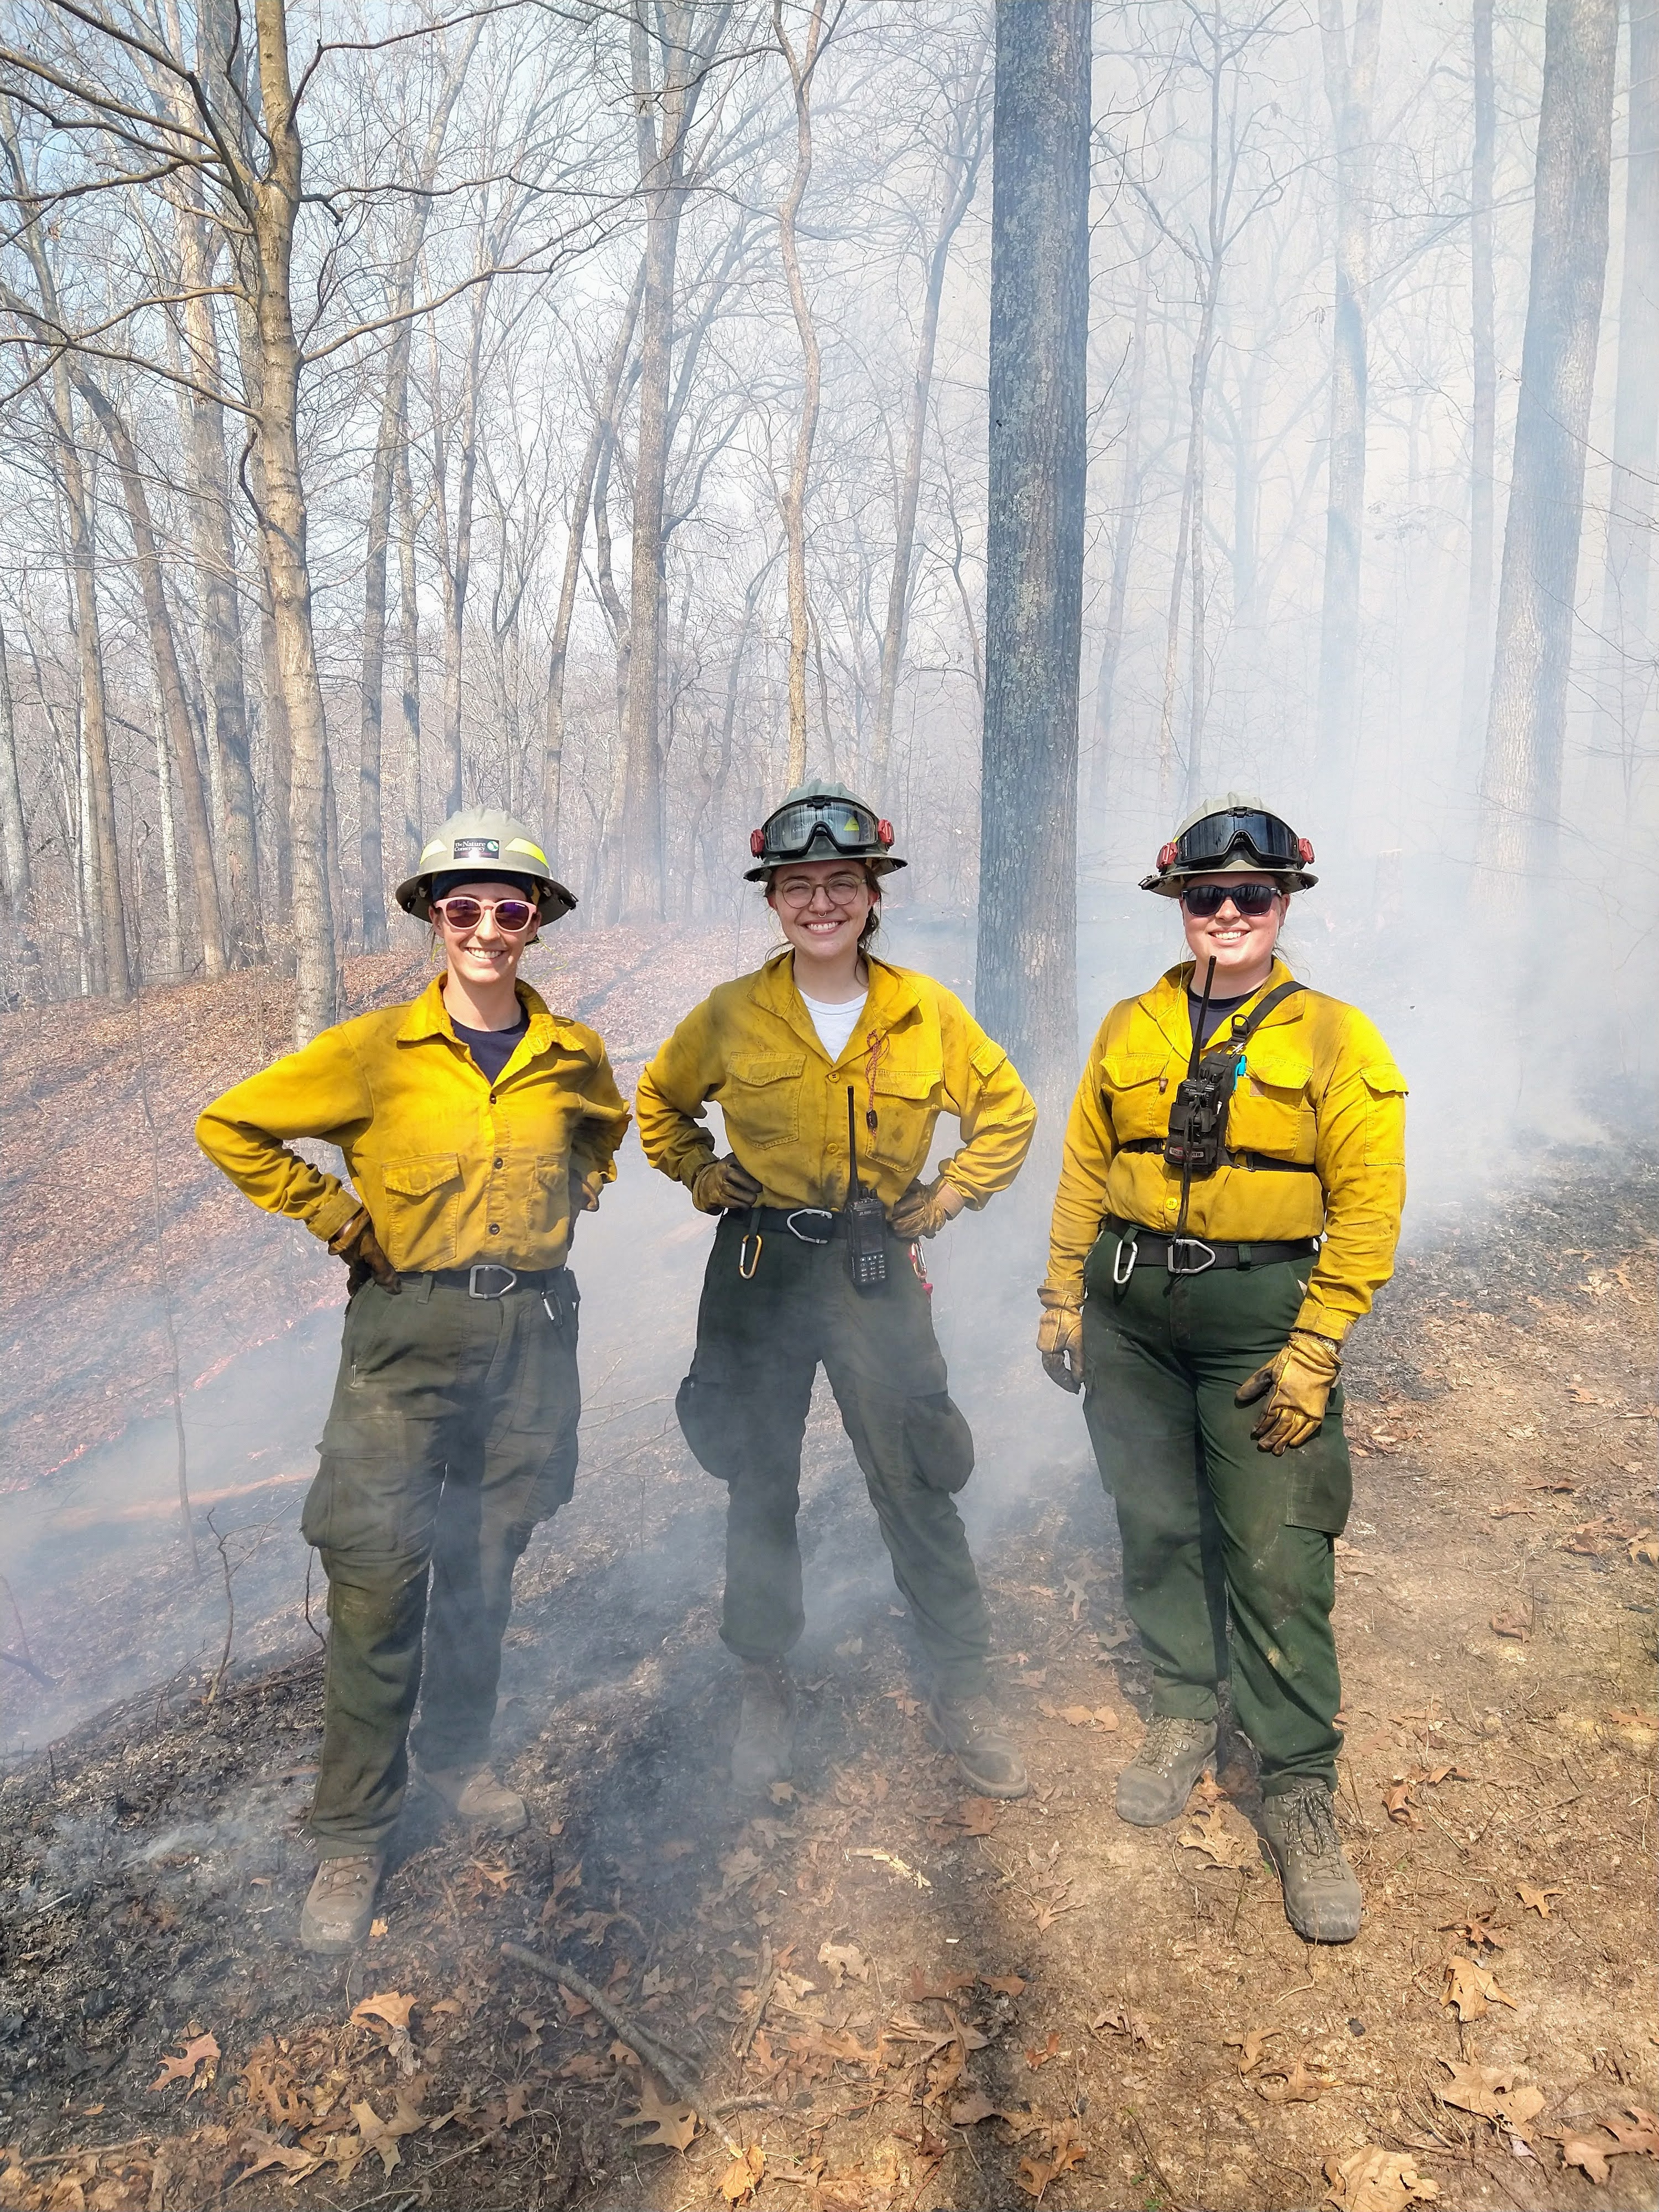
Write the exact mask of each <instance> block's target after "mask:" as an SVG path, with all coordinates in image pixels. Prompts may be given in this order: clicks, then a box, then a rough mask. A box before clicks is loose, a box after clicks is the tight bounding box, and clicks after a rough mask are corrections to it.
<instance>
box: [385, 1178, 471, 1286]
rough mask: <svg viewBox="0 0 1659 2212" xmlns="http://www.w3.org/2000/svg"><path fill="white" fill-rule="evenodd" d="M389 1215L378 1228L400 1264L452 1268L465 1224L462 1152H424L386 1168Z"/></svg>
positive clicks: (394, 1261) (389, 1253)
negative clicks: (457, 1243)
mask: <svg viewBox="0 0 1659 2212" xmlns="http://www.w3.org/2000/svg"><path fill="white" fill-rule="evenodd" d="M380 1184H381V1188H383V1189H384V1191H385V1193H386V1218H385V1220H384V1221H383V1222H381V1221H379V1220H377V1221H376V1223H375V1227H376V1229H377V1231H380V1236H381V1241H382V1242H383V1243H385V1244H386V1254H387V1257H388V1258H389V1259H390V1260H391V1261H392V1266H393V1267H410V1268H414V1267H420V1268H422V1269H428V1268H432V1267H449V1266H452V1265H453V1262H454V1258H455V1249H456V1241H457V1237H458V1236H459V1228H460V1212H461V1162H460V1156H459V1153H457V1152H420V1153H417V1154H416V1155H415V1156H414V1157H413V1158H409V1159H402V1160H387V1161H386V1164H385V1165H384V1166H383V1167H382V1168H381V1170H380Z"/></svg>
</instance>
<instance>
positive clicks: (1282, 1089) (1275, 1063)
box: [1227, 1042, 1318, 1163]
mask: <svg viewBox="0 0 1659 2212" xmlns="http://www.w3.org/2000/svg"><path fill="white" fill-rule="evenodd" d="M1312 1074H1313V1064H1312V1062H1311V1061H1310V1060H1306V1059H1304V1058H1303V1057H1302V1056H1301V1055H1300V1054H1296V1053H1291V1052H1286V1051H1285V1050H1284V1048H1282V1047H1275V1046H1273V1044H1271V1043H1269V1044H1266V1045H1259V1044H1257V1043H1256V1042H1251V1043H1250V1044H1249V1045H1247V1046H1246V1048H1245V1051H1244V1066H1243V1073H1242V1074H1241V1075H1240V1076H1239V1078H1238V1080H1237V1084H1236V1085H1235V1086H1234V1089H1233V1099H1232V1106H1231V1109H1230V1111H1229V1113H1228V1115H1227V1146H1228V1149H1229V1151H1231V1152H1266V1153H1267V1154H1268V1155H1269V1157H1270V1158H1273V1159H1279V1160H1301V1161H1303V1162H1304V1163H1305V1162H1308V1161H1310V1160H1311V1159H1312V1158H1313V1156H1314V1146H1315V1140H1316V1137H1317V1134H1318V1125H1317V1122H1316V1119H1315V1115H1314V1110H1313V1108H1312V1107H1311V1106H1310V1104H1309V1103H1308V1084H1309V1081H1310V1078H1311V1076H1312Z"/></svg>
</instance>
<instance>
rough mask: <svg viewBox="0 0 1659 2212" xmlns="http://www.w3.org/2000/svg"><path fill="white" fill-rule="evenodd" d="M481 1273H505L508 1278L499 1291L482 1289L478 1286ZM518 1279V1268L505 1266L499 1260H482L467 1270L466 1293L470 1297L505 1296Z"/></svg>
mask: <svg viewBox="0 0 1659 2212" xmlns="http://www.w3.org/2000/svg"><path fill="white" fill-rule="evenodd" d="M480 1275H505V1276H506V1277H507V1280H506V1281H505V1282H504V1283H503V1284H502V1285H501V1288H500V1290H499V1291H481V1290H480V1289H479V1288H478V1278H479V1276H480ZM518 1279H519V1277H518V1273H517V1270H516V1269H514V1268H512V1267H503V1266H502V1265H501V1261H499V1260H480V1261H478V1263H477V1266H476V1267H469V1268H468V1269H467V1271H466V1294H467V1296H468V1297H470V1298H504V1297H506V1296H507V1292H508V1291H510V1290H511V1289H512V1288H513V1285H514V1284H515V1283H516V1282H517V1281H518Z"/></svg>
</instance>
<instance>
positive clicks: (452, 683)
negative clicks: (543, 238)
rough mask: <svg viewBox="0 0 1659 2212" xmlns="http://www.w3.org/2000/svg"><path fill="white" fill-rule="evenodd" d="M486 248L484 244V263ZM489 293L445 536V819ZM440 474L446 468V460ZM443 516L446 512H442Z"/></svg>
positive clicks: (451, 799)
mask: <svg viewBox="0 0 1659 2212" xmlns="http://www.w3.org/2000/svg"><path fill="white" fill-rule="evenodd" d="M483 251H484V249H483V241H482V240H480V242H479V254H480V258H483ZM488 303H489V286H488V285H487V284H480V285H479V286H478V288H477V292H476V294H475V295H474V300H473V308H472V339H471V345H470V346H469V348H468V349H467V356H466V378H465V385H464V386H463V389H462V393H461V418H460V429H459V447H460V456H459V458H460V480H459V484H458V486H457V490H456V501H455V540H454V546H453V551H452V550H451V547H450V544H449V540H448V535H447V531H446V532H445V537H444V544H443V548H442V550H443V558H444V564H445V568H446V570H447V590H446V591H445V593H444V752H443V758H444V781H445V790H444V794H443V799H442V806H443V811H444V812H445V813H446V814H453V813H454V812H455V811H457V809H458V808H459V806H460V805H461V803H462V791H461V771H462V760H461V696H462V693H461V679H462V676H463V673H464V659H463V654H464V649H465V642H466V595H467V592H468V591H469V590H470V589H471V582H472V507H473V495H474V492H475V490H476V488H477V480H478V378H479V372H480V362H481V358H482V355H483V325H484V314H485V311H486V308H487V307H488ZM438 465H439V467H440V468H444V467H447V459H444V460H441V461H440V462H439V464H438ZM440 512H441V513H442V507H441V508H440Z"/></svg>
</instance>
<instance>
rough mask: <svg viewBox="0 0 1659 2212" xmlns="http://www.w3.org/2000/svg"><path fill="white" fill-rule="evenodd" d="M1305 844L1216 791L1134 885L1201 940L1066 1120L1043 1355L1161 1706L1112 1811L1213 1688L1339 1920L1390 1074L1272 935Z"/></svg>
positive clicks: (1362, 1026) (1397, 1134)
mask: <svg viewBox="0 0 1659 2212" xmlns="http://www.w3.org/2000/svg"><path fill="white" fill-rule="evenodd" d="M1312 859H1313V848H1312V847H1311V846H1310V844H1309V843H1308V842H1307V841H1306V840H1305V839H1304V838H1299V837H1297V835H1296V834H1295V832H1294V831H1293V830H1291V828H1290V827H1289V825H1288V824H1287V823H1285V822H1284V821H1283V820H1282V819H1281V818H1280V817H1279V816H1278V815H1275V814H1272V813H1269V812H1268V811H1267V810H1266V809H1265V808H1263V807H1262V806H1261V805H1259V804H1257V802H1255V800H1253V799H1241V798H1237V797H1236V796H1234V795H1233V794H1229V796H1228V798H1227V799H1225V800H1223V801H1222V802H1221V803H1220V804H1219V805H1216V806H1212V807H1209V808H1206V809H1205V810H1204V811H1203V812H1202V813H1200V814H1199V815H1197V816H1195V817H1194V818H1193V819H1192V820H1191V821H1190V822H1188V823H1184V824H1183V825H1182V828H1181V829H1180V830H1178V831H1177V833H1176V836H1175V838H1174V840H1173V841H1172V842H1170V844H1167V845H1166V846H1164V849H1163V851H1162V852H1161V853H1160V854H1159V855H1158V868H1157V871H1156V872H1155V873H1154V874H1152V875H1151V876H1149V877H1147V878H1146V879H1145V881H1144V883H1143V884H1142V889H1143V890H1152V891H1157V892H1158V893H1160V894H1161V895H1162V896H1164V897H1166V898H1170V899H1177V900H1179V901H1180V902H1181V911H1182V922H1183V924H1184V926H1185V929H1186V935H1187V943H1188V949H1189V950H1190V951H1191V953H1192V955H1193V957H1192V959H1191V960H1190V961H1188V962H1183V963H1182V964H1181V965H1180V966H1179V967H1176V968H1172V969H1170V971H1169V973H1168V974H1167V975H1164V977H1163V979H1162V981H1159V982H1158V983H1156V984H1154V985H1153V986H1152V989H1151V990H1149V991H1147V992H1145V993H1144V994H1142V995H1141V996H1140V997H1139V998H1137V999H1126V1000H1122V1001H1121V1003H1120V1004H1119V1005H1117V1006H1114V1007H1113V1008H1112V1010H1111V1012H1109V1014H1108V1015H1107V1017H1106V1018H1105V1020H1104V1022H1103V1023H1102V1024H1101V1027H1100V1031H1099V1034H1098V1035H1097V1037H1096V1039H1095V1042H1094V1045H1093V1048H1092V1049H1091V1052H1090V1054H1089V1060H1088V1065H1087V1066H1085V1069H1084V1071H1083V1079H1082V1080H1081V1082H1080V1083H1079V1085H1078V1090H1077V1096H1076V1098H1075V1099H1074V1101H1073V1106H1072V1112H1071V1117H1070V1120H1069V1121H1068V1123H1067V1125H1066V1143H1065V1155H1064V1162H1063V1165H1062V1169H1061V1173H1060V1188H1059V1192H1058V1194H1057V1195H1056V1197H1055V1200H1054V1222H1053V1227H1052V1231H1051V1235H1050V1242H1049V1256H1048V1277H1047V1279H1046V1280H1045V1282H1044V1283H1043V1285H1042V1291H1041V1292H1040V1296H1041V1298H1042V1305H1043V1309H1044V1310H1043V1315H1042V1327H1041V1328H1040V1330H1039V1333H1038V1338H1037V1343H1038V1348H1039V1349H1040V1351H1041V1352H1042V1362H1043V1365H1044V1367H1045V1369H1046V1370H1048V1374H1049V1375H1050V1376H1052V1377H1053V1379H1054V1381H1055V1382H1057V1383H1060V1384H1061V1385H1062V1387H1063V1388H1065V1389H1068V1390H1077V1389H1082V1390H1083V1391H1084V1392H1085V1399H1084V1410H1085V1416H1086V1418H1087V1421H1088V1425H1089V1432H1090V1437H1091V1442H1092V1443H1093V1445H1094V1449H1095V1455H1096V1458H1097V1461H1098V1462H1099V1465H1100V1471H1101V1476H1102V1479H1103V1481H1104V1483H1105V1486H1106V1487H1107V1489H1108V1490H1109V1492H1111V1494H1112V1497H1113V1498H1114V1500H1115V1504H1116V1509H1117V1518H1118V1527H1119V1530H1120V1533H1121V1538H1122V1543H1123V1585H1124V1598H1125V1602H1126V1604H1127V1607H1128V1610H1129V1613H1130V1615H1131V1617H1132V1618H1133V1621H1134V1623H1135V1626H1136V1627H1137V1628H1138V1629H1139V1632H1140V1636H1141V1640H1142V1642H1143V1643H1144V1644H1145V1645H1146V1650H1147V1653H1148V1655H1149V1656H1150V1658H1151V1662H1152V1683H1153V1689H1152V1707H1153V1717H1152V1724H1151V1726H1150V1728H1149V1729H1148V1730H1147V1734H1146V1741H1145V1742H1144V1743H1143V1745H1142V1746H1141V1748H1140V1750H1139V1753H1137V1754H1136V1756H1135V1759H1133V1762H1132V1763H1131V1764H1130V1765H1128V1766H1127V1768H1126V1769H1125V1770H1124V1771H1123V1773H1122V1774H1121V1776H1120V1777H1119V1780H1118V1787H1117V1809H1118V1812H1119V1814H1120V1815H1121V1817H1122V1818H1123V1819H1124V1820H1130V1821H1133V1822H1135V1823H1137V1824H1138V1825H1139V1826H1147V1827H1152V1826H1160V1825H1161V1824H1162V1823H1163V1822H1164V1821H1166V1820H1174V1819H1175V1818H1176V1816H1177V1814H1179V1813H1180V1812H1181V1811H1182V1808H1183V1807H1184V1805H1185V1803H1186V1802H1187V1797H1188V1792H1189V1791H1190V1790H1191V1788H1192V1786H1193V1784H1194V1783H1195V1782H1196V1781H1197V1779H1198V1778H1199V1776H1200V1774H1201V1773H1202V1772H1203V1771H1204V1769H1205V1767H1206V1765H1208V1764H1209V1763H1210V1762H1211V1760H1212V1758H1213V1756H1214V1752H1215V1744H1216V1692H1217V1686H1218V1683H1219V1682H1220V1681H1221V1680H1222V1679H1223V1678H1224V1677H1230V1678H1231V1693H1232V1701H1233V1709H1234V1711H1235V1714H1236V1716H1237V1720H1238V1722H1239V1724H1240V1726H1241V1728H1242V1729H1243V1731H1244V1733H1245V1734H1246V1735H1248V1736H1249V1738H1250V1740H1251V1741H1252V1742H1253V1743H1254V1744H1255V1747H1256V1750H1257V1753H1259V1755H1260V1758H1261V1788H1262V1798H1263V1826H1264V1828H1265V1830H1266V1832H1267V1841H1268V1844H1269V1847H1270V1848H1271V1850H1272V1851H1273V1857H1274V1860H1275V1862H1276V1863H1277V1865H1278V1867H1279V1875H1280V1880H1281V1881H1282V1884H1283V1887H1284V1896H1285V1911H1286V1914H1287V1915H1288V1917H1289V1918H1290V1921H1291V1924H1292V1926H1293V1927H1294V1928H1295V1929H1297V1933H1298V1934H1299V1935H1301V1936H1304V1937H1306V1938H1308V1939H1309V1940H1310V1941H1315V1942H1347V1941H1349V1940H1351V1939H1352V1937H1353V1936H1355V1935H1356V1934H1357V1933H1358V1928H1359V1917H1360V1901H1361V1900H1360V1893H1359V1885H1358V1882H1357V1881H1356V1880H1355V1879H1354V1875H1353V1873H1352V1869H1351V1868H1350V1867H1349V1865H1348V1863H1347V1860H1346V1857H1344V1854H1343V1851H1342V1846H1341V1843H1340V1838H1339V1836H1338V1833H1337V1829H1336V1825H1335V1820H1334V1816H1333V1812H1332V1795H1333V1792H1334V1789H1335V1781H1336V1771H1335V1765H1334V1761H1335V1758H1336V1754H1337V1753H1338V1751H1339V1750H1340V1747H1341V1743H1342V1738H1341V1736H1340V1734H1339V1732H1338V1729H1337V1727H1336V1715H1337V1712H1338V1710H1339V1708H1340V1704H1341V1688H1340V1680H1339V1676H1338V1671H1337V1659H1336V1647H1335V1642H1334V1638H1333V1636H1332V1633H1331V1621H1330V1614H1331V1607H1332V1603H1333V1601H1334V1557H1333V1551H1334V1540H1335V1538H1336V1537H1338V1536H1339V1535H1340V1534H1341V1533H1342V1529H1343V1528H1344V1526H1345V1525H1346V1521H1347V1517H1348V1509H1349V1505H1350V1503H1351V1501H1352V1477H1351V1473H1350V1468H1349V1461H1348V1449H1347V1444H1346V1441H1345V1439H1344V1437H1343V1434H1342V1387H1341V1383H1340V1381H1339V1379H1338V1377H1339V1376H1340V1371H1341V1366H1342V1359H1341V1346H1342V1343H1343V1340H1344V1339H1345V1338H1346V1335H1347V1333H1348V1330H1349V1329H1350V1328H1352V1325H1353V1323H1354V1322H1356V1321H1357V1320H1358V1319H1359V1317H1360V1316H1362V1315H1363V1314H1364V1313H1366V1312H1368V1311H1369V1310H1370V1303H1371V1299H1372V1297H1373V1295H1374V1293H1375V1292H1376V1290H1377V1288H1378V1286H1379V1285H1382V1284H1383V1283H1385V1282H1387V1280H1388V1279H1389V1275H1390V1273H1392V1272H1393V1267H1394V1250H1395V1243H1396V1241H1397V1240H1398V1237H1399V1234H1400V1216H1401V1207H1402V1206H1403V1205H1404V1203H1405V1194H1406V1175H1405V1095H1406V1085H1405V1082H1404V1080H1403V1079H1402V1078H1401V1073H1400V1071H1399V1069H1398V1068H1397V1067H1396V1066H1395V1064H1394V1060H1393V1059H1392V1058H1391V1057H1390V1055H1389V1049H1388V1047H1387V1046H1386V1045H1385V1044H1384V1043H1383V1040H1382V1038H1381V1037H1380V1036H1378V1035H1377V1032H1376V1030H1375V1029H1374V1028H1373V1027H1372V1026H1371V1024H1370V1022H1368V1021H1367V1020H1366V1019H1365V1017H1364V1015H1363V1014H1361V1013H1359V1012H1356V1010H1355V1009H1354V1008H1353V1007H1352V1006H1344V1005H1342V1004H1341V1003H1340V1000H1335V999H1329V998H1326V997H1325V996H1324V995H1323V994H1321V993H1318V992H1315V991H1310V990H1308V989H1307V988H1305V987H1304V986H1303V985H1302V984H1300V983H1298V982H1297V981H1296V980H1295V978H1294V977H1293V976H1292V975H1291V972H1290V969H1288V968H1287V967H1286V966H1285V963H1284V962H1283V961H1282V960H1280V959H1279V958H1278V957H1276V954H1275V951H1274V946H1275V944H1276V942H1277V939H1278V937H1279V930H1280V928H1281V927H1282V925H1283V923H1284V920H1285V912H1286V909H1287V908H1288V907H1289V905H1290V901H1291V894H1292V893H1293V892H1296V891H1300V890H1309V889H1310V888H1311V887H1312V885H1313V884H1314V883H1315V882H1316V878H1315V877H1313V876H1312V875H1310V873H1309V872H1308V864H1309V863H1310V861H1311V860H1312Z"/></svg>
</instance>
